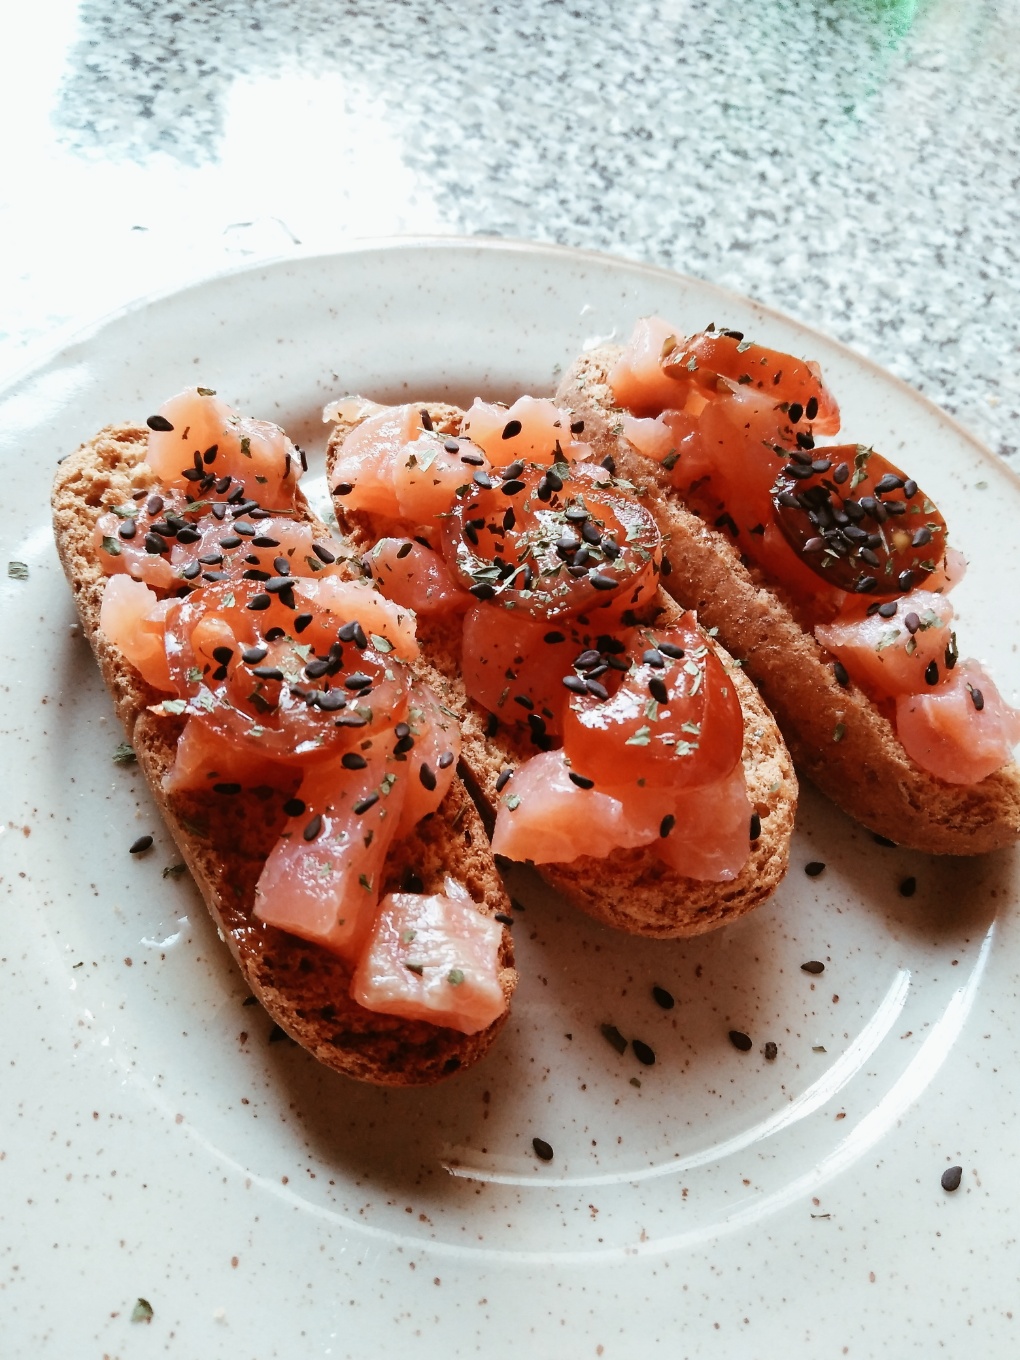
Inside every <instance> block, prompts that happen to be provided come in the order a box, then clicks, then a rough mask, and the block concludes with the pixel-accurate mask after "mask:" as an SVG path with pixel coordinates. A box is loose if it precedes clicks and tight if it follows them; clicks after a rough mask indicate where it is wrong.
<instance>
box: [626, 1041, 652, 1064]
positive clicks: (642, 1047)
mask: <svg viewBox="0 0 1020 1360" xmlns="http://www.w3.org/2000/svg"><path fill="white" fill-rule="evenodd" d="M630 1046H631V1048H632V1049H633V1050H634V1057H635V1058H637V1060H638V1062H639V1063H643V1064H644V1065H645V1067H652V1066H653V1065H654V1063H655V1050H654V1049H652V1048H650V1047H649V1046H648V1044H646V1043H643V1042H642V1041H641V1040H640V1039H631V1041H630Z"/></svg>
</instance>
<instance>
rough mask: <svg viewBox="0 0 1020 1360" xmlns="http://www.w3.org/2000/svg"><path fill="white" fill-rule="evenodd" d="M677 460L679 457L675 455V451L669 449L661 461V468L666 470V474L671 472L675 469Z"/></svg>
mask: <svg viewBox="0 0 1020 1360" xmlns="http://www.w3.org/2000/svg"><path fill="white" fill-rule="evenodd" d="M679 460H680V455H679V454H678V453H677V451H676V449H670V451H669V453H667V454H666V456H665V458H664V459H663V460H662V466H663V467H664V468H665V469H666V471H667V472H672V471H673V469H674V468H675V467H676V465H677V463H678V462H679Z"/></svg>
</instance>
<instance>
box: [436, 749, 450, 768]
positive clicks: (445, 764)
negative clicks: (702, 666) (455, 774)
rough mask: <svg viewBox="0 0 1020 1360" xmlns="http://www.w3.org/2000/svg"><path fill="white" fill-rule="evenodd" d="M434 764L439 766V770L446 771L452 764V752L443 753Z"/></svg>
mask: <svg viewBox="0 0 1020 1360" xmlns="http://www.w3.org/2000/svg"><path fill="white" fill-rule="evenodd" d="M436 764H437V765H438V766H439V768H440V769H441V770H448V769H449V768H450V766H451V765H452V764H453V752H452V751H444V752H443V754H442V755H441V756H440V757H439V759H438V760H437V761H436Z"/></svg>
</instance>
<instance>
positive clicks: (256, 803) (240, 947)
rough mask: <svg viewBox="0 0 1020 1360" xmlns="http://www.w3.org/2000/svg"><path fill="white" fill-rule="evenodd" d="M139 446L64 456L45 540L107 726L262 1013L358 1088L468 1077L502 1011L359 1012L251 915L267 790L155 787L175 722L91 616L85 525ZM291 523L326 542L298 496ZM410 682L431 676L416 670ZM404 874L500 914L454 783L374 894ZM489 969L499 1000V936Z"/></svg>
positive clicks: (127, 471)
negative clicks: (445, 1015) (456, 890)
mask: <svg viewBox="0 0 1020 1360" xmlns="http://www.w3.org/2000/svg"><path fill="white" fill-rule="evenodd" d="M147 439H148V432H147V431H146V430H145V429H139V428H136V427H134V426H131V425H120V426H110V427H108V428H106V429H104V430H102V431H100V433H99V434H98V435H96V436H95V438H93V439H91V440H90V441H89V442H88V443H86V444H84V445H82V447H81V448H79V449H78V450H77V452H75V453H73V454H71V455H70V456H69V457H68V458H66V459H65V460H64V461H63V462H62V463H61V464H60V466H59V469H58V472H57V476H56V479H55V483H54V488H53V523H54V531H55V535H56V542H57V548H58V551H59V554H60V560H61V562H62V564H63V567H64V571H65V574H66V575H67V579H68V582H69V583H70V585H71V589H72V591H73V593H74V598H75V603H76V604H77V607H78V612H79V615H80V617H81V621H82V626H83V628H84V630H85V633H86V635H87V637H88V639H89V641H90V643H91V644H92V648H93V651H94V652H95V655H96V660H97V661H98V663H99V667H100V670H101V672H102V674H103V678H104V680H105V681H106V684H107V687H108V688H109V690H110V694H111V696H112V698H113V701H114V707H115V709H116V712H117V716H118V717H119V718H120V720H121V722H122V723H123V725H124V730H125V732H126V734H127V737H128V740H129V741H130V742H131V744H132V746H133V747H134V750H135V754H136V756H137V758H138V763H139V765H140V767H141V768H142V770H143V771H144V773H145V775H146V778H147V779H148V781H149V784H150V787H151V790H152V793H153V796H154V798H155V800H156V802H157V804H158V805H159V807H160V810H161V811H162V813H163V815H164V817H165V819H166V822H167V825H168V826H169V828H170V831H171V833H172V834H173V837H174V840H175V841H176V842H177V845H178V846H179V848H180V851H181V855H182V856H183V858H184V860H185V861H186V863H187V865H188V867H189V869H190V870H191V872H192V874H193V876H194V879H195V882H196V883H197V885H198V887H199V889H200V891H201V893H202V896H203V897H204V898H205V901H206V904H207V906H208V908H209V911H210V912H211V913H212V916H213V919H214V920H215V921H216V924H217V926H218V927H219V931H220V933H221V935H222V937H223V938H224V939H225V940H226V942H227V944H228V945H229V947H230V950H231V952H232V953H233V955H234V957H235V959H236V960H237V963H238V965H239V967H240V969H241V972H242V974H243V975H244V978H245V981H246V982H247V983H248V985H249V987H250V988H251V989H252V992H253V993H254V994H255V996H256V997H257V998H258V999H259V1001H260V1002H261V1003H262V1004H263V1006H264V1007H265V1008H266V1010H267V1012H268V1013H269V1014H270V1016H271V1017H272V1018H273V1019H274V1020H275V1021H276V1022H277V1023H278V1024H279V1025H280V1026H282V1028H283V1029H284V1030H286V1032H287V1033H288V1034H290V1035H291V1036H292V1038H294V1039H295V1040H297V1042H298V1043H299V1044H301V1045H302V1046H303V1047H304V1048H306V1049H308V1051H309V1052H310V1053H312V1054H313V1056H314V1057H316V1058H317V1059H318V1060H319V1061H320V1062H322V1063H324V1064H325V1065H326V1066H327V1067H331V1068H333V1069H335V1070H336V1071H338V1072H342V1073H344V1074H345V1075H347V1076H351V1077H355V1078H357V1079H359V1080H361V1081H367V1082H374V1083H377V1084H381V1085H394V1086H405V1085H416V1084H423V1083H429V1082H434V1081H437V1080H439V1079H440V1078H443V1077H446V1076H448V1075H450V1074H451V1073H453V1072H455V1071H457V1070H459V1069H463V1068H465V1067H467V1066H469V1065H470V1064H472V1063H474V1062H475V1061H477V1059H479V1058H480V1057H481V1056H482V1055H483V1054H484V1053H485V1052H486V1051H487V1050H488V1048H489V1047H490V1045H491V1044H492V1042H493V1040H494V1039H495V1037H496V1035H497V1033H498V1032H499V1030H500V1028H501V1027H502V1025H503V1023H504V1022H505V1019H506V1015H507V1012H506V1011H505V1010H504V1012H503V1015H502V1016H501V1017H500V1018H499V1019H498V1020H496V1021H495V1022H494V1023H493V1024H491V1025H490V1026H489V1027H488V1028H487V1029H485V1030H483V1031H481V1032H480V1033H478V1034H474V1035H465V1034H461V1033H459V1032H457V1031H454V1030H452V1029H448V1028H445V1027H439V1026H435V1025H430V1024H427V1023H425V1022H420V1021H413V1022H412V1021H408V1020H402V1019H400V1018H397V1017H394V1016H388V1015H384V1014H379V1013H376V1012H372V1011H368V1010H365V1009H364V1008H362V1007H361V1006H359V1005H358V1004H356V1003H355V1002H354V1001H353V1000H352V999H351V997H350V995H349V985H350V980H351V969H350V966H349V965H348V964H347V963H346V962H345V961H344V960H343V959H342V958H340V957H339V956H338V955H336V954H333V953H331V952H329V951H327V950H325V949H323V948H321V947H320V946H317V945H314V944H311V943H307V942H305V941H303V940H301V939H298V938H297V937H296V936H293V935H289V934H287V933H285V932H283V931H280V930H277V929H274V928H273V927H271V926H267V925H265V924H264V923H262V922H261V921H259V920H258V918H257V917H254V916H253V915H252V907H253V902H254V893H255V884H256V882H257V880H258V877H259V873H260V871H261V869H262V866H263V864H264V863H265V860H266V856H267V855H268V853H269V851H270V850H271V848H272V846H273V845H274V843H275V842H276V840H277V838H278V837H279V833H280V830H281V828H282V826H283V823H284V821H285V816H284V813H283V812H282V810H281V799H280V798H279V797H266V796H264V795H265V794H266V792H267V791H266V790H245V791H244V792H242V793H241V794H239V795H238V796H237V797H235V798H230V799H224V798H219V799H217V798H216V797H215V795H212V794H207V793H190V794H187V795H182V794H176V795H167V793H166V792H165V791H164V787H163V778H164V776H165V775H166V773H167V772H168V771H169V769H170V767H171V766H172V764H173V761H174V757H175V752H176V746H177V742H178V740H179V738H180V735H181V732H182V730H183V726H184V719H183V718H181V717H173V716H157V715H156V714H154V713H153V712H151V711H150V708H151V706H152V705H155V704H158V703H159V701H160V700H161V699H162V698H164V697H165V696H164V695H162V694H160V693H159V692H158V691H156V690H154V689H153V688H152V687H151V686H150V685H148V684H147V683H146V682H145V680H143V679H142V677H141V676H140V675H139V674H138V672H137V671H136V670H135V669H134V668H133V667H132V666H131V665H130V664H129V663H128V662H127V661H126V660H125V659H124V657H123V656H122V655H121V654H120V653H119V651H118V650H117V649H116V648H115V647H113V646H112V645H111V644H110V642H109V641H108V640H107V638H106V637H105V636H104V634H103V632H102V630H101V628H100V626H99V618H100V607H101V604H102V598H103V592H104V590H105V584H106V577H105V576H104V574H103V571H102V568H101V565H100V564H99V562H98V561H97V560H96V554H95V551H94V549H93V533H94V529H95V525H96V521H97V519H98V517H99V516H100V514H101V513H102V512H103V510H104V508H105V507H107V506H109V505H111V504H119V503H122V502H124V501H126V500H128V499H129V498H130V497H131V495H132V493H134V492H138V491H141V490H144V489H148V488H150V487H154V486H155V479H154V477H153V475H152V472H151V469H150V468H149V467H148V466H147V464H146V463H145V462H144V461H143V460H144V457H145V453H146V446H147ZM298 518H304V519H305V520H306V521H307V522H309V523H311V524H313V525H315V526H316V528H317V531H318V532H320V533H321V534H322V536H323V537H327V536H328V530H327V529H326V528H325V526H322V525H320V524H319V523H318V521H317V520H316V519H315V517H314V516H313V515H312V514H311V512H310V511H309V510H308V507H307V505H306V503H305V502H304V500H303V499H302V498H301V497H300V494H299V497H298ZM421 678H423V679H425V680H426V681H428V680H430V679H431V677H430V676H429V675H428V673H427V667H423V668H422V676H421ZM295 783H296V780H295ZM282 792H284V793H285V794H287V793H291V792H293V790H284V791H282ZM409 873H413V874H414V875H415V876H416V878H417V879H420V880H421V883H422V885H423V889H424V891H425V892H441V891H442V889H443V884H444V880H445V878H446V876H447V875H452V876H453V877H455V878H457V879H459V880H460V881H461V882H462V883H463V884H464V886H465V887H466V888H467V889H468V891H469V892H470V894H471V896H472V898H473V899H474V901H475V902H476V903H477V904H479V909H480V910H481V911H482V912H483V913H484V914H486V915H490V916H491V915H494V914H495V913H497V912H499V913H506V912H508V911H509V909H510V904H509V900H508V898H507V895H506V891H505V889H504V887H503V883H502V881H501V879H500V876H499V873H498V871H497V869H496V866H495V863H494V860H493V858H492V854H491V852H490V850H489V846H488V841H487V838H486V836H485V832H484V828H483V826H482V824H481V820H480V818H479V816H478V813H477V811H476V809H475V807H474V805H473V803H472V800H471V799H470V798H469V797H468V795H467V793H466V791H465V789H464V787H463V785H462V783H461V782H460V781H459V780H454V782H453V784H452V786H451V788H450V790H449V792H448V794H447V795H446V797H445V799H444V800H443V802H442V804H441V805H440V807H439V810H438V812H436V813H435V814H433V815H432V816H430V817H427V818H425V819H424V820H423V821H422V822H420V823H419V824H418V826H417V827H416V828H415V829H414V831H413V833H412V834H410V835H408V836H406V837H405V838H404V839H402V840H401V841H399V842H397V843H396V844H395V845H394V846H393V847H392V849H391V851H390V854H389V858H388V860H387V863H386V870H385V881H384V883H383V885H382V892H383V893H386V892H390V891H393V890H397V889H399V888H400V887H401V886H402V885H403V884H404V882H405V876H406V875H407V874H409ZM418 890H420V889H418ZM499 965H500V982H501V986H502V989H503V993H504V996H505V997H506V999H507V1002H509V999H510V995H511V993H512V991H513V988H514V985H515V982H516V974H515V972H514V969H513V949H512V944H511V942H510V936H509V932H508V931H507V930H505V929H504V931H503V939H502V944H501V948H500V957H499Z"/></svg>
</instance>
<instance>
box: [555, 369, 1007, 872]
mask: <svg viewBox="0 0 1020 1360" xmlns="http://www.w3.org/2000/svg"><path fill="white" fill-rule="evenodd" d="M620 353H621V351H620V349H619V348H617V347H616V346H610V345H604V346H600V347H599V348H597V349H594V350H591V351H590V352H588V353H586V354H584V355H582V356H581V357H580V358H579V359H578V360H577V361H576V362H575V363H574V364H573V365H572V366H571V368H570V369H569V370H568V372H567V373H566V375H565V376H564V378H563V380H562V382H561V384H560V387H559V390H558V392H557V400H558V401H560V402H561V403H562V404H564V405H568V406H569V407H570V408H571V410H573V411H575V412H576V413H577V414H578V415H579V416H580V417H581V418H583V419H584V421H585V438H586V439H587V440H589V441H590V442H591V443H592V445H593V446H594V447H595V448H596V449H597V450H598V452H599V453H600V455H606V454H610V455H611V456H612V457H613V458H614V459H615V460H616V463H617V466H618V468H619V471H620V473H621V475H622V476H624V477H627V478H629V479H630V480H632V481H633V482H635V483H636V484H638V485H640V486H642V487H645V488H647V489H648V491H649V493H650V495H649V503H650V505H651V507H652V509H653V512H654V513H655V516H656V518H657V520H658V523H659V527H660V529H661V531H662V533H663V536H664V537H665V538H666V540H667V542H668V545H669V546H668V556H669V561H670V565H671V567H672V572H671V574H669V575H668V576H664V578H663V584H664V586H665V587H666V589H668V590H669V592H670V593H671V594H672V595H673V596H674V598H675V599H676V600H677V601H678V602H679V603H680V604H682V605H684V606H686V607H687V608H690V609H695V610H697V613H698V617H699V618H700V619H701V621H702V622H703V623H704V624H705V625H706V626H707V627H711V628H715V629H717V630H718V636H719V638H720V639H721V640H722V642H723V643H724V644H725V646H726V647H727V649H728V650H729V651H730V652H731V653H732V654H733V655H734V656H735V657H738V658H739V659H740V661H741V662H742V663H743V667H744V670H745V672H746V673H747V675H748V676H750V678H751V679H752V680H753V681H754V683H755V684H756V685H757V686H758V688H759V689H760V691H761V693H762V695H763V696H764V698H765V701H766V702H767V704H768V705H769V707H770V708H771V710H772V712H773V713H774V714H775V716H776V719H777V721H778V723H779V726H780V728H781V729H782V732H783V735H784V736H785V738H786V741H787V743H788V744H789V747H790V750H791V752H792V754H793V758H794V762H795V763H796V765H797V768H798V770H799V771H800V773H801V774H803V775H806V776H807V777H808V778H809V779H810V780H811V781H812V782H813V783H814V784H816V785H817V786H818V788H819V789H821V790H822V792H823V793H825V794H826V795H827V796H828V797H829V798H831V799H832V801H833V802H834V803H836V804H837V805H838V806H839V807H841V808H842V809H843V810H844V811H845V812H847V813H849V814H850V816H852V817H854V818H855V819H856V820H857V821H859V822H861V823H862V824H863V825H864V826H866V827H868V828H869V829H870V830H871V831H873V832H875V833H876V834H879V835H882V836H885V837H888V838H889V839H890V840H893V841H896V842H897V843H898V844H901V845H905V846H909V847H911V848H913V849H916V850H923V851H927V852H929V853H932V854H951V855H973V854H981V853H984V852H986V851H989V850H996V849H1000V848H1002V847H1003V846H1007V845H1010V844H1012V843H1013V842H1014V841H1016V840H1017V838H1018V837H1020V768H1018V767H1017V765H1016V764H1015V763H1012V764H1009V765H1007V766H1005V767H1004V768H1002V769H1000V770H998V771H996V772H995V773H994V774H991V775H989V776H988V777H987V778H985V779H983V780H981V781H980V782H979V783H977V784H973V785H960V784H950V783H946V782H945V781H943V780H941V779H938V778H936V777H935V776H933V775H931V774H928V773H927V772H926V771H924V770H922V769H920V768H919V766H917V765H916V764H915V763H914V762H913V761H912V760H910V758H909V757H908V756H907V754H906V752H905V751H904V749H903V746H902V744H901V743H900V741H899V740H898V738H897V736H896V732H895V729H894V727H893V725H892V723H891V722H890V721H889V719H888V718H887V717H886V716H885V715H884V714H883V713H882V712H880V711H879V709H878V707H877V706H876V705H875V704H874V703H873V702H872V701H871V699H870V698H868V696H867V695H866V694H864V693H863V691H862V690H860V689H859V688H858V687H856V686H851V687H849V688H844V687H843V686H841V685H840V684H838V683H837V681H836V679H835V678H834V675H833V667H832V658H831V657H830V656H829V655H828V653H827V652H826V651H825V650H824V649H823V648H822V647H821V646H820V645H819V643H818V642H817V641H816V640H815V638H814V636H813V635H812V634H811V632H810V631H808V630H807V629H805V628H804V627H802V626H801V624H800V623H799V622H798V621H797V619H796V617H795V615H794V611H793V608H792V607H791V605H790V603H789V602H788V601H787V600H786V599H785V598H784V597H783V595H782V593H781V591H779V590H777V589H775V588H773V587H771V586H770V585H768V584H767V583H766V581H765V580H764V578H763V577H762V576H761V574H760V573H759V572H758V571H757V570H756V569H754V568H753V567H748V566H746V565H745V564H744V563H743V562H742V561H741V558H740V555H739V553H738V551H737V550H736V548H735V547H734V546H733V543H732V542H731V540H730V539H729V538H728V537H727V536H726V535H725V534H724V533H722V532H720V531H719V530H718V529H715V528H712V527H711V526H709V525H707V524H706V523H704V521H703V520H701V519H699V518H698V516H697V515H696V514H694V512H693V511H691V510H690V509H688V508H687V507H686V506H685V505H684V503H683V501H682V500H681V499H680V497H679V495H678V493H677V492H676V491H675V489H674V488H673V486H672V485H671V482H670V478H669V475H668V473H667V472H666V471H665V470H664V469H663V468H662V467H660V465H658V464H657V463H653V462H651V461H650V460H649V459H647V458H644V457H642V456H641V455H640V454H639V453H638V452H637V451H636V450H635V449H634V448H633V447H632V446H631V445H630V444H629V443H628V442H627V440H626V439H625V438H624V437H623V435H622V434H621V433H620V432H619V427H620V419H621V417H622V415H623V412H622V411H621V409H620V407H619V406H618V405H617V404H616V402H615V400H614V397H613V392H612V388H611V387H610V384H609V372H610V370H611V368H612V366H613V364H614V363H615V361H616V359H617V358H618V357H619V355H620Z"/></svg>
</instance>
